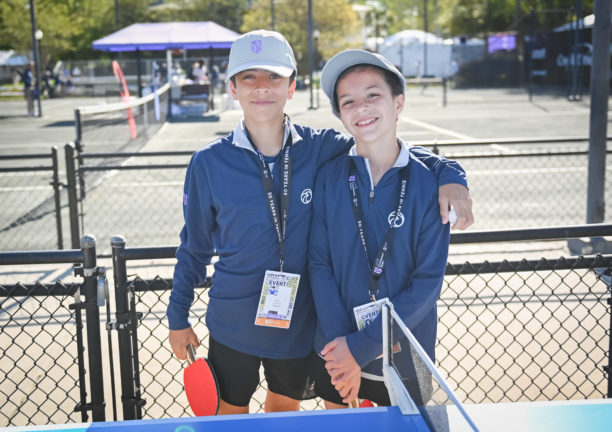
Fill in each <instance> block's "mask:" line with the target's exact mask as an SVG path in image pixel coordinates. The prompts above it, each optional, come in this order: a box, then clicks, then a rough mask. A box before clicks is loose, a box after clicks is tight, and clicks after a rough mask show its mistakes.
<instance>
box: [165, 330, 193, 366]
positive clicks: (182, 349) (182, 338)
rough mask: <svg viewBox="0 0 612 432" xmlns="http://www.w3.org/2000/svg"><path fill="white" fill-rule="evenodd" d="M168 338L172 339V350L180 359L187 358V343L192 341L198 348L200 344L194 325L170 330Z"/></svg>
mask: <svg viewBox="0 0 612 432" xmlns="http://www.w3.org/2000/svg"><path fill="white" fill-rule="evenodd" d="M168 340H169V341H170V347H171V348H172V352H173V353H174V355H175V356H176V358H178V359H179V360H186V359H187V344H189V343H190V344H191V345H193V346H194V347H196V348H197V347H199V346H200V341H199V340H198V336H197V335H196V334H195V332H194V331H193V328H192V327H187V328H185V329H182V330H170V334H169V336H168Z"/></svg>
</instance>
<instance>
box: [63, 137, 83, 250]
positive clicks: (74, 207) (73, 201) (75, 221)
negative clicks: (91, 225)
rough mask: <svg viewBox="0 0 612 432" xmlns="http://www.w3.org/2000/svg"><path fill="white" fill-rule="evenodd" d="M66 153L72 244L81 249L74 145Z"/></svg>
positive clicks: (67, 147) (68, 147)
mask: <svg viewBox="0 0 612 432" xmlns="http://www.w3.org/2000/svg"><path fill="white" fill-rule="evenodd" d="M64 152H65V157H66V188H67V189H68V208H69V212H70V216H69V218H70V244H71V247H72V249H79V248H80V240H79V236H80V229H79V203H78V200H77V182H76V169H75V166H74V144H72V143H68V144H66V145H65V146H64Z"/></svg>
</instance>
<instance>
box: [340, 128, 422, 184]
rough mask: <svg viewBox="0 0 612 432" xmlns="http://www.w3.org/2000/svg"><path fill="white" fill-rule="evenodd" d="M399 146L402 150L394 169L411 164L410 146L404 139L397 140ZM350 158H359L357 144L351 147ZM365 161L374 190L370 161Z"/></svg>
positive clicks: (366, 159)
mask: <svg viewBox="0 0 612 432" xmlns="http://www.w3.org/2000/svg"><path fill="white" fill-rule="evenodd" d="M397 145H398V146H399V148H400V152H399V154H398V155H397V159H396V160H395V163H394V164H393V168H402V167H405V166H406V165H408V162H410V150H409V148H410V146H409V145H408V144H406V143H405V142H404V141H402V139H401V138H399V137H398V138H397ZM349 156H359V153H358V152H357V144H355V145H354V146H353V147H351V149H350V150H349ZM363 159H364V161H365V165H366V169H367V170H368V175H369V176H370V190H374V180H373V179H372V172H371V171H370V160H369V159H368V158H366V157H364V158H363Z"/></svg>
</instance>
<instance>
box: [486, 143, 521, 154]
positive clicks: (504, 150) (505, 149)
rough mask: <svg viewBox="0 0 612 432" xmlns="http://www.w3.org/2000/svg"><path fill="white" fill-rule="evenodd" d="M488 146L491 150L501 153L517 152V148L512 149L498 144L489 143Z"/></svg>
mask: <svg viewBox="0 0 612 432" xmlns="http://www.w3.org/2000/svg"><path fill="white" fill-rule="evenodd" d="M489 148H491V149H492V150H497V151H500V152H502V153H518V151H517V150H512V149H511V148H510V147H507V146H503V145H500V144H490V145H489Z"/></svg>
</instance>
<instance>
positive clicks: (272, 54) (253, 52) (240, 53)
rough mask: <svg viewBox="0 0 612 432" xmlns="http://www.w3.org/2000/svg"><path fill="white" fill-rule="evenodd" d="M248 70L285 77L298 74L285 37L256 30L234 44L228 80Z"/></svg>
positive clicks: (230, 56)
mask: <svg viewBox="0 0 612 432" xmlns="http://www.w3.org/2000/svg"><path fill="white" fill-rule="evenodd" d="M247 69H264V70H267V71H270V72H274V73H277V74H279V75H280V76H283V77H290V76H291V74H293V72H297V65H296V63H295V57H294V56H293V50H292V49H291V46H290V45H289V42H287V39H285V37H284V36H283V35H282V34H280V33H278V32H275V31H269V30H254V31H251V32H248V33H245V34H243V35H242V36H240V37H239V38H238V39H236V40H235V41H234V43H233V44H232V49H231V50H230V55H229V64H228V65H227V70H228V73H227V79H228V80H229V79H230V78H231V77H233V76H234V75H236V74H237V73H239V72H242V71H244V70H247Z"/></svg>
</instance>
